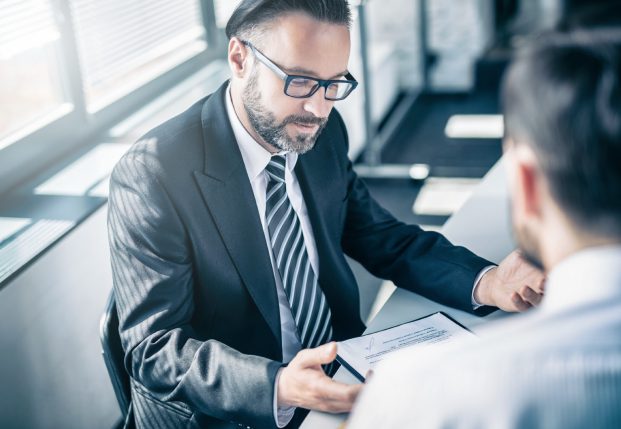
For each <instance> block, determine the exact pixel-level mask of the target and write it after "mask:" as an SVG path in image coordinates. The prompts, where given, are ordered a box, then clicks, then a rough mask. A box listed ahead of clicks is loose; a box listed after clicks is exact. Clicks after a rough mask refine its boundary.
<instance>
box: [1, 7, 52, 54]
mask: <svg viewBox="0 0 621 429" xmlns="http://www.w3.org/2000/svg"><path fill="white" fill-rule="evenodd" d="M59 38H60V33H59V31H58V28H57V26H56V23H55V21H54V14H53V12H52V8H51V5H50V2H49V1H48V0H1V1H0V59H4V60H6V59H9V58H11V57H13V56H16V55H19V54H22V53H24V52H26V51H28V50H30V49H32V48H37V47H40V46H42V45H45V44H49V43H51V42H54V41H56V40H58V39H59Z"/></svg>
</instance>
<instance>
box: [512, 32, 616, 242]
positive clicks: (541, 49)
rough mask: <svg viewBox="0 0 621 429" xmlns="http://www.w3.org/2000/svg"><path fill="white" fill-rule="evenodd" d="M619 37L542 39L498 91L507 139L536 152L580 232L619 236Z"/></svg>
mask: <svg viewBox="0 0 621 429" xmlns="http://www.w3.org/2000/svg"><path fill="white" fill-rule="evenodd" d="M620 52H621V32H619V29H616V30H606V31H594V30H592V31H576V32H573V33H566V34H559V33H557V34H547V35H543V36H541V37H540V38H539V39H537V40H535V41H534V43H532V44H531V46H530V47H527V48H525V49H524V50H522V51H521V52H520V53H519V54H518V55H517V57H516V58H515V59H514V61H513V63H512V65H511V66H510V67H509V70H508V71H507V73H506V75H505V77H504V81H503V89H502V104H503V109H504V114H505V127H506V135H507V136H508V137H510V138H512V139H513V140H514V141H516V142H518V143H525V144H528V145H530V146H531V147H532V148H533V150H534V152H535V153H536V156H537V159H538V163H539V165H540V168H541V170H542V172H543V174H544V176H545V177H546V179H547V181H548V183H549V186H550V190H551V193H552V197H553V198H554V199H555V201H556V202H557V203H558V205H559V207H561V209H563V210H564V211H565V213H566V214H567V215H568V217H569V218H570V219H571V220H572V221H573V222H574V223H575V224H576V225H577V226H578V227H579V228H581V229H583V230H584V231H589V232H591V233H595V234H597V235H605V236H610V235H613V236H614V237H621V81H620V79H621V66H620V62H621V61H620Z"/></svg>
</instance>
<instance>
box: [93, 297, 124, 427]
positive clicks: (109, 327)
mask: <svg viewBox="0 0 621 429" xmlns="http://www.w3.org/2000/svg"><path fill="white" fill-rule="evenodd" d="M99 337H100V339H101V347H102V351H101V353H102V355H103V358H104V362H105V363H106V368H107V369H108V375H109V376H110V381H112V387H113V388H114V394H115V395H116V400H117V401H118V403H119V407H120V408H121V413H122V414H123V420H126V418H127V414H128V412H129V406H130V403H131V393H130V385H129V374H128V373H127V371H126V370H125V365H124V364H123V362H124V359H125V353H124V352H123V346H122V345H121V337H120V335H119V315H118V313H117V311H116V301H115V299H114V291H112V292H110V297H109V298H108V304H107V305H106V310H105V312H104V314H103V316H102V317H101V321H100V323H99Z"/></svg>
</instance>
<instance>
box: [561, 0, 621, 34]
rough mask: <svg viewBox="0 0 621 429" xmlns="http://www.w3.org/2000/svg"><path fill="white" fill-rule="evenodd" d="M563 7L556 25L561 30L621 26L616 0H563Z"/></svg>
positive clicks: (620, 6)
mask: <svg viewBox="0 0 621 429" xmlns="http://www.w3.org/2000/svg"><path fill="white" fill-rule="evenodd" d="M565 9H566V10H565V16H564V18H563V19H562V20H561V22H560V23H559V26H558V29H559V30H562V31H571V30H579V29H589V28H590V29H593V28H602V27H611V28H612V27H619V26H621V3H620V2H619V1H618V0H565Z"/></svg>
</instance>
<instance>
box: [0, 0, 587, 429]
mask: <svg viewBox="0 0 621 429" xmlns="http://www.w3.org/2000/svg"><path fill="white" fill-rule="evenodd" d="M236 3H237V2H236V1H232V0H213V1H212V0H174V1H165V0H150V1H146V0H133V1H130V2H126V1H120V0H107V1H101V0H14V1H12V0H3V1H0V381H1V383H2V389H0V426H1V427H3V428H21V427H28V428H39V427H41V428H59V427H62V428H73V427H75V428H82V427H93V428H99V427H101V428H109V427H113V426H114V425H115V424H116V423H117V421H118V419H119V416H120V412H119V409H118V405H117V403H116V400H115V397H114V393H113V390H112V386H111V384H110V380H109V378H108V374H107V372H106V369H105V366H104V362H103V360H102V358H101V352H100V351H101V347H100V344H99V337H98V335H99V334H98V332H99V318H100V316H101V313H102V312H103V310H104V306H105V302H106V299H107V296H108V294H109V291H110V288H111V284H112V283H111V273H110V261H109V255H108V244H107V233H106V226H105V221H106V209H107V208H106V197H107V184H108V182H107V178H108V175H109V173H110V171H111V169H112V166H113V165H114V163H115V162H116V160H118V159H119V158H120V156H121V155H122V154H123V153H124V152H125V151H126V150H127V148H128V147H129V145H130V144H131V143H132V142H133V141H135V140H136V139H137V138H138V137H139V136H140V135H142V134H143V133H144V132H146V131H147V130H149V129H150V128H152V127H154V126H156V125H157V124H159V123H161V122H163V121H164V120H166V119H167V118H169V117H171V116H173V115H175V114H177V113H179V112H181V111H183V110H184V109H185V108H186V107H188V106H190V105H191V104H192V103H193V102H195V101H196V100H198V99H200V98H202V97H203V96H204V95H206V94H208V93H209V92H211V91H213V90H215V89H216V88H217V87H218V86H219V84H220V83H221V82H222V81H223V80H224V79H226V78H227V76H228V66H227V64H226V62H225V53H226V40H225V37H224V34H223V30H222V29H223V27H224V25H225V23H226V20H227V18H228V15H229V14H230V13H231V11H232V9H233V8H234V7H235V5H236ZM581 3H586V2H579V1H562V0H538V1H536V0H532V1H530V0H525V1H509V0H495V1H494V0H460V1H455V0H382V1H379V0H370V1H362V2H356V1H352V2H351V4H352V7H353V8H354V12H355V13H354V24H353V27H352V42H353V44H352V57H351V61H350V65H351V71H352V73H353V74H354V75H355V76H356V77H357V78H358V79H359V80H360V81H361V83H362V85H361V87H362V88H364V89H360V90H358V91H357V92H356V93H355V94H354V95H353V96H352V97H350V98H349V99H348V100H347V101H345V102H343V103H342V104H339V105H337V109H339V111H341V112H342V114H343V116H344V117H345V120H346V123H347V126H348V130H349V135H350V139H351V148H350V156H351V158H352V159H353V160H355V161H356V168H357V169H358V171H359V173H360V174H361V175H362V176H364V177H366V178H367V179H366V180H367V183H368V185H369V187H370V189H371V192H372V193H373V195H374V196H376V198H378V200H380V202H381V203H383V204H384V205H385V206H386V207H387V208H389V209H390V210H391V211H392V212H393V213H394V214H395V215H396V216H397V217H398V218H400V219H402V220H404V221H406V222H415V223H419V224H421V225H423V226H424V227H425V228H429V229H437V228H439V227H440V226H442V225H443V224H444V222H445V221H446V220H447V219H448V217H449V216H450V215H451V214H452V213H453V212H455V211H456V210H458V209H459V208H460V207H461V205H462V204H463V203H464V202H465V201H466V200H467V198H468V196H469V195H470V193H471V192H472V190H473V189H474V188H475V187H476V185H477V184H478V182H479V181H480V179H481V178H482V177H483V176H484V175H485V174H486V172H487V171H488V170H489V169H490V168H491V167H492V166H493V165H494V164H495V163H496V161H497V160H498V159H499V157H500V155H501V147H500V137H501V136H502V118H501V117H499V116H498V113H499V106H498V101H497V99H498V97H497V91H498V85H499V81H500V78H501V75H502V72H503V70H504V67H505V65H506V64H507V61H508V60H509V59H510V57H511V53H512V49H513V48H514V46H515V45H516V44H519V43H520V40H523V39H524V38H526V37H529V35H531V34H534V33H536V32H537V31H540V30H542V29H546V28H551V27H553V26H555V25H556V24H557V23H558V22H559V21H561V20H563V19H564V18H566V17H567V16H568V15H569V14H571V13H572V11H574V10H575V9H576V8H578V7H579V6H581ZM590 3H597V2H590ZM352 264H353V265H354V271H355V273H356V276H357V278H358V280H359V283H360V290H361V298H362V299H361V314H362V317H363V320H369V319H370V318H372V317H373V315H374V314H375V311H376V310H377V308H378V307H379V306H381V304H382V302H384V301H385V299H386V297H387V296H388V295H389V294H390V293H391V291H392V286H391V285H390V284H383V283H382V282H381V281H380V280H379V279H375V278H373V277H372V276H370V275H369V274H367V273H366V272H364V271H363V270H362V269H361V268H360V267H359V266H357V265H356V264H355V263H353V262H352Z"/></svg>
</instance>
